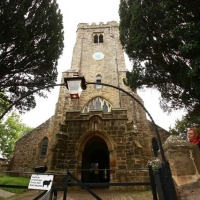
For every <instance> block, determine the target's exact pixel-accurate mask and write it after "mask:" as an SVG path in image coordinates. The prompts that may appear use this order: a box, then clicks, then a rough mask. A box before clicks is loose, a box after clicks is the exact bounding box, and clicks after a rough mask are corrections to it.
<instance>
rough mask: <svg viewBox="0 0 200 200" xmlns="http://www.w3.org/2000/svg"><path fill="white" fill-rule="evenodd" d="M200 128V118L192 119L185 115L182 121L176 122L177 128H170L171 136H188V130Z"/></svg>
mask: <svg viewBox="0 0 200 200" xmlns="http://www.w3.org/2000/svg"><path fill="white" fill-rule="evenodd" d="M199 127H200V118H199V117H190V116H188V115H185V116H183V117H182V119H180V120H179V119H178V120H176V122H175V126H174V127H173V128H170V130H169V131H170V132H171V134H174V135H178V134H185V135H186V134H187V129H188V128H198V129H199Z"/></svg>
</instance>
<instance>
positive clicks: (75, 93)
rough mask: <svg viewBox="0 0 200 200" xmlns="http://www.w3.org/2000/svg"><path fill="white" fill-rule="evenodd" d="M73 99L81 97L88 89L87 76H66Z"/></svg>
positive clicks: (66, 82) (67, 85)
mask: <svg viewBox="0 0 200 200" xmlns="http://www.w3.org/2000/svg"><path fill="white" fill-rule="evenodd" d="M64 82H65V84H66V87H67V89H68V90H69V92H70V97H71V99H73V100H74V99H79V98H80V96H81V93H82V91H83V90H85V89H86V84H85V78H84V77H80V76H78V74H77V73H76V74H74V75H73V77H67V78H64Z"/></svg>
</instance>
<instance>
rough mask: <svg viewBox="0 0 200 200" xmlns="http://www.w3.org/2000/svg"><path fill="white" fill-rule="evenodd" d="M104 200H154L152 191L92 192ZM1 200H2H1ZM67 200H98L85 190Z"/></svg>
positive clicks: (23, 199) (28, 199)
mask: <svg viewBox="0 0 200 200" xmlns="http://www.w3.org/2000/svg"><path fill="white" fill-rule="evenodd" d="M92 191H94V192H95V193H96V194H97V195H98V196H99V197H100V198H101V199H102V200H153V198H152V193H151V191H147V192H125V191H110V190H106V189H101V190H92ZM39 193H40V192H39V191H37V190H28V191H27V192H25V193H23V194H21V195H16V196H12V197H9V198H5V199H7V200H32V199H33V198H35V197H36V196H37V195H38V194H39ZM0 199H1V198H0ZM57 200H63V192H59V193H58V198H57ZM67 200H96V198H95V197H93V196H92V195H91V194H89V193H88V192H87V191H85V190H78V191H69V192H68V193H67Z"/></svg>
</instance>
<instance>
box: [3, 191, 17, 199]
mask: <svg viewBox="0 0 200 200" xmlns="http://www.w3.org/2000/svg"><path fill="white" fill-rule="evenodd" d="M13 195H15V194H14V193H11V192H7V191H5V190H1V189H0V197H3V198H8V197H11V196H13Z"/></svg>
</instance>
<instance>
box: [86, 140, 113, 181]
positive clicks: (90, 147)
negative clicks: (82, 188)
mask: <svg viewBox="0 0 200 200" xmlns="http://www.w3.org/2000/svg"><path fill="white" fill-rule="evenodd" d="M82 158H83V160H82V168H83V169H84V170H83V172H82V182H85V183H101V182H109V181H110V172H109V171H108V169H109V152H108V147H107V145H106V143H105V142H104V140H103V139H102V138H100V137H98V136H94V137H92V138H91V139H90V140H88V142H87V143H86V145H85V149H84V152H83V157H82Z"/></svg>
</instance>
